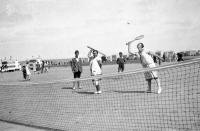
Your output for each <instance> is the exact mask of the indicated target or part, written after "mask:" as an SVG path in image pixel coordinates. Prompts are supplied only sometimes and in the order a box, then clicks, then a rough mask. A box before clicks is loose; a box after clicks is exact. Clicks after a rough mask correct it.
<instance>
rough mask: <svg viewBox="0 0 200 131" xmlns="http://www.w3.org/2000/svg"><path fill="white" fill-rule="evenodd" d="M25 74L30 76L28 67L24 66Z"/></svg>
mask: <svg viewBox="0 0 200 131" xmlns="http://www.w3.org/2000/svg"><path fill="white" fill-rule="evenodd" d="M26 74H27V75H30V74H31V72H30V71H29V69H28V66H26Z"/></svg>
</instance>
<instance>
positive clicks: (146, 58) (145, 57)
mask: <svg viewBox="0 0 200 131" xmlns="http://www.w3.org/2000/svg"><path fill="white" fill-rule="evenodd" d="M139 55H140V60H141V63H142V65H143V66H144V67H149V65H151V67H155V66H154V65H155V63H154V61H153V58H152V57H151V56H150V55H149V54H147V53H146V52H145V51H144V50H143V51H142V52H139Z"/></svg>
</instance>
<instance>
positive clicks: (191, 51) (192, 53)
mask: <svg viewBox="0 0 200 131" xmlns="http://www.w3.org/2000/svg"><path fill="white" fill-rule="evenodd" d="M196 54H197V51H196V50H189V51H185V55H186V56H196Z"/></svg>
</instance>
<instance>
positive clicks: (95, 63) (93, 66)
mask: <svg viewBox="0 0 200 131" xmlns="http://www.w3.org/2000/svg"><path fill="white" fill-rule="evenodd" d="M88 58H89V62H90V73H91V76H98V75H102V69H101V67H102V62H101V58H99V57H98V51H97V50H90V51H89V53H88ZM99 81H100V79H94V80H93V84H94V85H95V87H96V90H97V91H96V92H94V93H95V94H101V93H102V91H101V88H100V86H99Z"/></svg>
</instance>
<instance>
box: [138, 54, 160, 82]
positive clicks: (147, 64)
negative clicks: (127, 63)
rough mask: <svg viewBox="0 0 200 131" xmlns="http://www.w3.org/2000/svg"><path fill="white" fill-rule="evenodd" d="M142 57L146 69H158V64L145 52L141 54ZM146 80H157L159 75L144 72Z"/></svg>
mask: <svg viewBox="0 0 200 131" xmlns="http://www.w3.org/2000/svg"><path fill="white" fill-rule="evenodd" d="M139 55H140V60H141V63H142V65H143V67H144V68H153V67H156V64H155V63H154V61H153V58H152V57H151V56H150V55H149V54H147V53H146V52H145V51H144V50H143V51H142V52H139ZM144 75H145V79H146V80H149V79H156V78H158V73H157V71H147V72H144Z"/></svg>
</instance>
